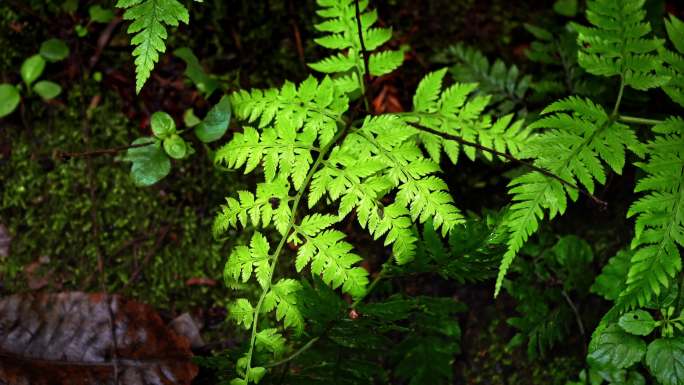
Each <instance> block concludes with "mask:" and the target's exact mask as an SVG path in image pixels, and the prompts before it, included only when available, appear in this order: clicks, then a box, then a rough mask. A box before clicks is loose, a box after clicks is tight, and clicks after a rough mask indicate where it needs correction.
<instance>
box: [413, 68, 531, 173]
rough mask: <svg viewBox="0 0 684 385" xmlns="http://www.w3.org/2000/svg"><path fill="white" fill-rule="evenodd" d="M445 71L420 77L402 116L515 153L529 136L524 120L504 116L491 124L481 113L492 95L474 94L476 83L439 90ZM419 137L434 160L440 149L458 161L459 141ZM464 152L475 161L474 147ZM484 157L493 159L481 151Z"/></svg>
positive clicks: (474, 141) (467, 139)
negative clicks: (406, 110) (411, 101)
mask: <svg viewBox="0 0 684 385" xmlns="http://www.w3.org/2000/svg"><path fill="white" fill-rule="evenodd" d="M445 72H446V71H445V70H439V71H436V72H432V73H430V74H428V75H426V76H425V77H424V78H423V80H422V81H421V82H420V83H419V85H418V89H417V90H416V94H415V95H414V97H413V104H414V106H413V107H414V111H413V112H410V113H405V114H403V115H402V118H403V119H404V120H405V121H406V122H409V123H419V124H420V125H422V126H425V127H428V128H431V129H433V130H435V131H439V132H443V133H445V134H448V135H452V136H457V137H460V138H462V139H463V140H466V141H469V142H473V143H478V142H479V143H478V144H480V145H482V146H484V147H487V148H491V149H493V150H496V151H499V152H502V153H506V152H508V153H510V154H511V155H517V154H518V152H519V151H520V149H521V148H522V147H523V145H524V143H525V142H526V140H527V138H528V137H529V135H530V130H529V129H528V128H524V127H523V121H522V120H518V121H515V122H514V121H513V115H506V116H503V117H501V118H499V119H498V120H497V121H496V122H495V123H494V124H492V118H491V116H489V115H483V111H484V110H485V108H487V106H488V105H489V103H490V100H491V98H490V97H489V96H487V95H473V93H474V92H475V90H476V89H477V87H478V85H477V84H476V83H456V84H454V85H452V86H450V87H448V88H447V89H445V90H443V91H442V90H441V89H442V79H443V78H444V74H445ZM418 139H420V142H421V144H422V145H423V147H425V150H426V151H427V152H428V154H429V155H430V158H432V160H433V161H434V162H435V163H439V162H440V159H441V154H442V151H444V152H445V153H446V154H447V156H448V157H449V160H451V162H452V163H454V164H455V163H456V162H457V161H458V156H459V153H460V151H461V145H460V144H459V143H458V142H456V141H454V140H450V139H447V138H444V137H442V136H439V135H436V134H433V133H429V132H420V133H419V135H418ZM463 152H464V153H465V154H466V156H468V158H470V159H471V160H475V156H476V150H475V148H474V147H473V146H465V147H464V148H463ZM483 156H484V157H485V158H486V159H488V160H491V159H493V156H492V154H491V153H490V152H483Z"/></svg>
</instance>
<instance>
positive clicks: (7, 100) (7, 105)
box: [0, 83, 21, 118]
mask: <svg viewBox="0 0 684 385" xmlns="http://www.w3.org/2000/svg"><path fill="white" fill-rule="evenodd" d="M20 101H21V96H20V95H19V90H18V89H17V87H15V86H14V85H13V84H7V83H4V84H0V118H2V117H4V116H7V115H9V114H11V113H12V112H13V111H14V110H15V109H16V108H17V106H18V105H19V102H20Z"/></svg>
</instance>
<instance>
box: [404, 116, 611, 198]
mask: <svg viewBox="0 0 684 385" xmlns="http://www.w3.org/2000/svg"><path fill="white" fill-rule="evenodd" d="M408 124H409V125H411V126H413V127H415V128H417V129H419V130H421V131H425V132H429V133H431V134H434V135H438V136H441V137H443V138H446V139H450V140H453V141H455V142H458V143H459V144H461V145H464V146H470V147H473V148H476V149H478V150H480V151H484V152H489V153H491V154H493V155H497V156H500V157H502V158H505V159H506V160H509V161H511V162H515V163H518V164H520V165H522V166H525V167H527V168H529V169H530V170H533V171H537V172H539V173H540V174H543V175H544V176H546V177H548V178H552V179H555V180H557V181H559V182H561V183H562V184H564V185H566V186H568V187H570V188H572V189H574V190H577V191H578V192H579V193H580V194H582V195H585V196H586V197H588V198H589V199H591V200H592V201H593V202H594V203H596V204H598V205H599V206H601V207H607V206H608V203H607V202H605V201H603V200H601V199H599V198H598V197H596V196H595V195H594V194H592V193H590V192H589V191H587V190H584V189H582V188H581V187H579V186H578V185H576V184H574V183H571V182H568V181H567V180H565V179H563V178H561V177H559V176H558V175H556V174H554V173H553V172H551V171H549V170H546V169H544V168H541V167H537V166H535V165H534V164H532V163H530V162H526V161H524V160H521V159H518V158H516V157H514V156H512V155H509V154H507V153H504V152H501V151H497V150H495V149H492V148H489V147H485V146H483V145H481V144H478V143H475V142H471V141H469V140H465V139H463V138H461V137H459V136H456V135H451V134H447V133H445V132H441V131H437V130H433V129H432V128H430V127H425V126H423V125H421V124H419V123H413V122H409V123H408Z"/></svg>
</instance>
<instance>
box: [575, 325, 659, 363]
mask: <svg viewBox="0 0 684 385" xmlns="http://www.w3.org/2000/svg"><path fill="white" fill-rule="evenodd" d="M645 353H646V343H645V342H644V341H642V340H641V338H639V337H636V336H633V335H631V334H628V333H627V332H625V331H624V330H622V329H621V328H620V327H619V326H618V325H615V324H613V325H610V326H608V327H607V328H606V329H604V330H603V331H602V332H600V333H599V334H598V335H595V336H594V337H593V338H592V341H591V344H590V345H589V355H588V356H587V359H588V360H589V362H593V363H596V364H598V365H600V366H608V367H613V368H617V369H622V368H628V367H630V366H632V365H634V364H635V363H637V362H639V361H641V358H642V357H643V356H644V354H645Z"/></svg>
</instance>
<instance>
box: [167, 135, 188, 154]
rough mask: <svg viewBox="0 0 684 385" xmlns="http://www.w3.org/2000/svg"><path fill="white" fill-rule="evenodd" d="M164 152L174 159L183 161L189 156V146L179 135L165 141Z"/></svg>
mask: <svg viewBox="0 0 684 385" xmlns="http://www.w3.org/2000/svg"><path fill="white" fill-rule="evenodd" d="M164 151H165V152H166V154H167V155H168V156H170V157H172V158H173V159H183V158H185V157H186V156H187V155H188V144H187V143H185V141H184V140H183V138H181V137H180V136H179V135H178V134H173V135H171V136H169V137H168V138H166V139H164Z"/></svg>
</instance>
